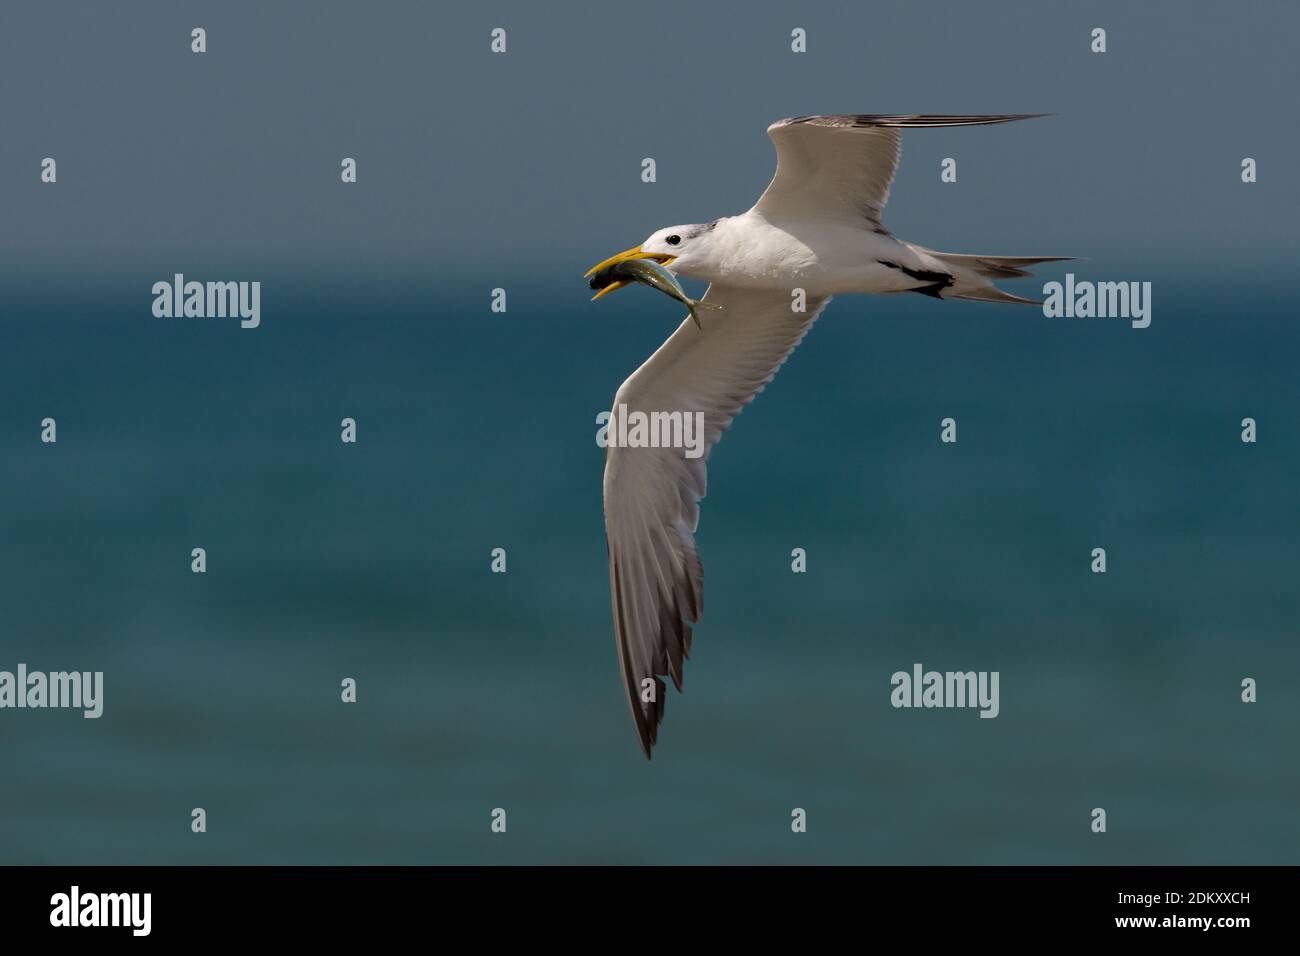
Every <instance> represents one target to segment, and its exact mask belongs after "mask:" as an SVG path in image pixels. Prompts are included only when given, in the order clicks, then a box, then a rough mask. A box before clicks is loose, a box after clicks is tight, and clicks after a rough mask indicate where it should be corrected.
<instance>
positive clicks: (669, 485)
mask: <svg viewBox="0 0 1300 956" xmlns="http://www.w3.org/2000/svg"><path fill="white" fill-rule="evenodd" d="M1042 115H1045V114H1041V113H1038V114H1013V115H1008V114H1001V115H982V116H939V115H891V116H885V115H880V116H866V115H862V116H856V115H855V116H798V117H793V118H791V119H784V120H781V121H779V122H777V123H774V124H772V125H771V126H769V127H768V130H767V132H768V135H769V136H770V137H771V139H772V142H773V143H774V144H775V145H776V157H777V165H776V174H775V175H774V176H773V178H772V182H771V184H770V185H769V186H768V187H767V190H766V191H765V192H764V193H763V195H762V196H760V197H759V200H758V202H757V203H756V204H755V205H754V207H753V208H752V209H750V210H749V211H748V212H745V213H742V214H740V215H738V216H728V217H724V218H721V219H715V220H713V221H712V222H706V223H698V224H695V225H681V226H669V227H667V228H664V229H660V230H658V231H656V232H654V233H652V234H651V235H650V237H649V238H647V239H646V240H645V241H644V242H642V243H641V244H640V245H638V246H635V247H633V248H631V249H628V250H626V251H624V252H620V253H619V254H618V255H615V256H611V257H610V258H608V259H606V260H605V261H603V262H601V263H599V264H597V265H596V266H594V267H593V268H592V269H591V271H590V272H588V273H587V275H588V277H590V276H592V275H594V274H596V273H598V272H601V271H602V270H605V269H608V268H610V267H612V266H615V265H618V264H619V263H622V262H628V261H631V260H636V259H652V260H654V261H655V262H658V263H660V264H661V265H663V266H664V267H665V268H667V269H669V270H670V271H671V272H673V273H675V274H678V275H683V276H687V277H689V278H694V279H703V280H706V281H708V282H709V287H708V291H707V292H706V293H705V295H704V299H703V301H704V302H705V303H707V304H710V305H712V306H714V308H713V309H711V310H710V311H709V312H708V313H707V314H706V315H705V316H702V318H704V321H703V322H702V324H701V325H700V326H697V325H696V324H695V323H693V322H692V321H691V319H690V318H689V317H688V318H686V319H684V320H683V321H682V324H681V325H680V326H678V328H677V330H676V331H675V332H673V334H672V335H670V336H669V337H668V340H667V341H666V342H664V344H663V345H661V346H660V347H659V348H658V349H657V350H656V351H655V353H654V354H653V355H651V356H650V358H649V359H647V360H646V362H645V363H644V364H643V365H642V366H641V367H640V368H638V369H637V370H636V371H635V372H633V373H632V375H631V377H630V378H628V380H627V381H625V382H624V383H623V384H622V386H620V388H619V389H618V393H617V394H616V396H615V398H614V406H613V411H612V412H611V413H610V418H609V422H608V424H609V433H610V434H616V433H618V430H619V422H618V418H619V417H620V416H630V415H633V414H636V415H639V416H640V417H641V419H642V420H643V421H644V420H645V418H646V417H647V416H654V415H656V414H659V415H662V416H664V420H665V421H666V420H668V416H671V415H674V414H675V415H677V416H678V420H680V417H681V416H683V415H697V416H698V415H700V414H702V415H703V422H704V442H703V447H704V451H703V454H702V455H697V456H695V457H690V456H687V455H684V454H683V452H682V449H681V448H674V447H666V446H669V445H670V444H671V443H669V442H658V441H656V442H653V443H642V444H641V445H640V446H638V447H628V446H627V445H616V444H608V445H607V448H606V458H605V480H604V499H605V534H606V540H607V543H608V546H609V580H610V594H611V600H612V604H613V614H614V632H615V636H616V638H617V645H618V660H619V668H620V671H621V673H622V677H623V683H624V687H625V690H626V693H627V699H628V704H629V706H630V707H631V710H632V718H633V720H634V722H635V724H636V729H637V734H638V736H639V737H640V740H641V747H642V749H643V750H644V751H645V755H646V757H647V758H649V757H650V754H651V751H652V748H653V747H654V745H655V741H656V740H657V738H658V732H659V725H660V723H661V722H662V721H663V716H664V697H665V696H666V692H667V687H666V685H665V683H664V680H663V678H665V677H669V678H671V679H672V681H673V684H674V685H675V686H676V687H677V689H678V691H680V690H681V689H682V662H683V660H684V659H685V658H686V657H688V656H689V654H690V650H691V635H692V630H691V628H692V626H693V625H695V624H697V623H698V622H699V620H700V617H701V614H702V613H703V610H704V600H703V594H704V575H703V567H702V565H701V563H700V557H699V553H698V552H697V550H696V547H695V531H696V527H697V525H698V522H699V502H700V499H702V498H703V497H704V494H705V488H706V481H707V472H706V468H707V462H708V456H709V452H710V451H711V449H712V448H713V446H714V445H716V444H717V442H718V439H719V438H720V437H721V435H722V432H723V431H724V430H726V428H727V427H728V426H729V425H730V424H731V422H732V420H733V419H734V418H735V417H736V415H737V414H739V413H740V411H741V409H742V408H744V407H745V406H746V405H748V404H749V403H750V402H751V401H752V400H753V398H754V396H755V395H757V394H758V393H759V392H760V391H762V390H763V388H764V386H766V385H767V383H768V382H770V381H771V380H772V377H773V376H774V375H775V374H776V372H777V370H778V369H779V368H780V367H781V365H782V364H783V363H784V362H785V360H786V359H787V358H788V357H789V356H790V353H791V352H793V351H794V349H795V347H796V346H797V345H798V344H799V342H800V341H802V339H803V337H804V336H805V335H806V334H807V332H808V329H809V328H810V327H811V326H812V324H813V322H815V321H816V320H817V317H818V316H819V315H821V313H822V311H823V310H824V309H825V308H826V305H827V303H829V302H830V300H831V297H832V296H834V295H838V294H841V293H851V292H877V293H900V292H917V293H920V294H922V295H927V296H932V297H934V298H936V299H967V300H974V301H978V302H1015V303H1025V304H1029V305H1041V302H1039V301H1037V300H1034V299H1025V298H1021V297H1020V296H1015V295H1011V294H1010V293H1007V292H1004V291H1002V290H1001V289H999V288H997V287H996V286H994V285H993V282H992V281H991V280H993V279H1013V278H1020V277H1023V276H1028V275H1030V273H1029V272H1028V271H1027V270H1026V267H1027V266H1032V265H1035V264H1038V263H1042V262H1060V261H1064V260H1065V259H1068V258H1071V257H1068V256H976V255H957V254H954V253H947V252H935V251H934V250H931V249H927V248H925V247H923V246H918V245H915V244H914V243H910V242H904V241H903V240H902V239H899V238H897V237H895V236H894V235H893V234H892V233H890V231H889V230H888V229H886V228H885V227H884V225H882V223H881V211H882V210H883V209H884V207H885V202H886V201H887V200H888V198H889V187H890V184H891V183H892V182H893V179H894V171H895V170H896V169H897V167H898V160H899V156H900V153H901V135H902V134H901V131H902V130H904V129H917V128H927V127H946V126H985V125H990V124H995V123H1008V122H1011V121H1013V120H1021V119H1032V118H1035V117H1037V116H1042ZM624 284H626V283H625V282H622V281H619V282H616V283H614V285H612V286H611V287H609V288H607V289H605V290H603V292H602V294H604V292H609V291H613V289H614V288H618V287H619V286H621V285H624Z"/></svg>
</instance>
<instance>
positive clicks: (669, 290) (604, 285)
mask: <svg viewBox="0 0 1300 956" xmlns="http://www.w3.org/2000/svg"><path fill="white" fill-rule="evenodd" d="M630 282H639V283H641V284H642V285H648V286H649V287H650V288H652V289H658V290H659V291H660V292H662V293H663V294H664V295H666V296H669V297H671V298H674V299H676V300H677V301H678V302H680V303H681V304H682V305H684V306H686V308H687V309H689V310H690V313H691V320H692V321H694V323H695V327H696V328H698V329H700V330H701V331H703V329H704V326H702V325H700V317H699V314H698V310H700V309H719V308H721V306H719V305H715V304H714V303H712V302H705V301H703V300H702V299H692V298H691V297H690V296H688V295H687V294H686V291H685V290H684V289H682V286H681V283H680V282H678V281H677V277H676V276H675V275H673V274H672V273H671V272H669V271H668V270H667V269H665V268H664V267H663V266H661V265H660V264H659V263H657V262H655V261H653V260H652V259H627V260H624V261H623V262H616V263H615V264H614V265H612V266H609V267H608V268H605V269H601V270H600V271H599V272H594V273H592V274H591V276H590V277H589V278H588V279H587V285H588V286H589V287H591V288H593V289H599V290H600V291H599V292H597V293H596V294H595V295H593V296H592V297H591V301H593V302H595V301H596V300H597V299H599V298H600V297H601V296H602V295H604V294H605V293H606V292H613V291H614V290H615V289H621V288H623V286H625V285H627V284H628V283H630Z"/></svg>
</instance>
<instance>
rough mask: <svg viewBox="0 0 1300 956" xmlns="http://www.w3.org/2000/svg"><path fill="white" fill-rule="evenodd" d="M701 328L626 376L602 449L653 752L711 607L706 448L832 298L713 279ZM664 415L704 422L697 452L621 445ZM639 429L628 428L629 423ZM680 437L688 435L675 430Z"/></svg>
mask: <svg viewBox="0 0 1300 956" xmlns="http://www.w3.org/2000/svg"><path fill="white" fill-rule="evenodd" d="M704 301H705V302H709V303H712V304H713V305H715V306H719V308H716V309H710V310H707V311H703V312H701V314H700V319H701V321H702V323H703V329H700V328H697V327H696V326H695V324H694V323H693V322H691V320H690V319H689V318H688V319H685V320H683V322H682V324H681V325H680V326H678V328H677V331H675V332H674V333H673V334H672V335H671V336H669V338H668V340H667V341H666V342H664V344H663V345H662V346H660V347H659V349H658V350H657V351H656V352H655V353H654V354H653V355H652V356H650V358H649V359H647V360H646V362H645V364H644V365H642V366H641V367H640V368H639V369H637V370H636V371H635V372H634V373H632V376H631V377H630V378H629V379H628V380H627V381H626V382H624V383H623V384H622V386H621V387H620V388H619V390H618V394H617V395H615V397H614V408H613V411H612V414H611V418H610V420H609V428H608V432H607V434H608V436H609V437H610V445H609V447H608V450H607V452H606V458H605V534H606V538H607V541H608V544H609V584H610V594H611V598H612V602H613V610H614V632H615V635H616V637H617V639H618V659H619V668H620V670H621V671H622V675H623V681H624V685H625V687H626V690H627V696H628V703H629V705H630V706H631V708H632V718H633V720H634V721H635V722H636V727H637V732H638V734H639V735H640V737H641V745H642V747H643V748H644V749H645V753H646V756H647V757H649V756H650V750H651V748H652V747H653V746H654V743H655V739H656V737H657V735H658V729H659V723H660V722H661V721H662V720H663V715H664V696H665V691H666V687H665V685H664V682H663V680H662V678H664V677H671V678H672V680H673V683H674V684H675V685H676V687H677V689H678V690H679V691H680V690H681V687H682V662H683V660H684V659H685V658H686V657H687V656H688V655H689V654H690V649H691V625H692V624H694V623H696V622H697V621H699V619H700V615H701V613H702V612H703V610H704V601H703V594H704V580H703V568H702V567H701V565H700V559H699V555H698V554H697V552H696V550H695V528H696V524H697V523H698V520H699V501H700V499H701V498H703V497H704V493H705V488H706V483H707V473H706V462H707V461H708V455H709V452H710V450H711V449H712V448H713V446H714V445H715V444H717V441H718V439H719V438H720V437H721V435H722V432H723V431H724V430H725V429H726V428H727V426H729V425H730V424H731V421H732V419H733V418H735V417H736V415H737V414H739V412H740V410H741V409H742V408H744V407H745V406H746V405H747V404H749V402H750V401H751V400H753V398H754V396H755V395H756V394H758V392H760V391H761V390H762V389H763V387H764V386H765V385H766V384H767V383H768V382H770V381H771V380H772V377H773V376H774V375H775V374H776V371H777V369H779V368H780V367H781V364H782V363H783V362H784V361H785V360H786V358H787V356H789V354H790V353H791V352H792V351H794V348H795V346H797V345H798V344H799V342H800V340H801V339H802V338H803V337H804V335H805V334H806V333H807V331H808V328H809V327H810V326H811V325H812V323H813V321H814V320H815V319H816V318H817V316H818V315H819V314H820V313H821V311H822V309H824V308H825V307H826V303H827V302H829V301H830V298H829V297H825V298H820V299H809V300H808V302H807V310H806V311H805V312H793V311H792V310H791V298H790V296H789V295H788V294H786V293H784V292H780V291H774V290H750V289H740V288H735V287H730V286H721V285H717V284H714V285H712V286H710V287H709V291H708V292H707V293H706V294H705V296H704ZM655 412H659V413H667V415H666V416H663V417H661V418H660V421H661V422H665V421H666V422H672V421H673V420H674V419H673V413H679V417H678V418H677V419H676V421H678V422H682V423H683V426H684V424H685V422H686V416H691V421H692V422H696V421H699V420H700V419H698V418H697V417H696V413H699V415H700V416H702V436H700V437H701V441H700V443H699V445H698V451H699V452H700V454H699V455H698V457H687V452H688V451H692V452H693V450H692V449H689V448H682V447H615V444H614V442H615V441H617V439H618V436H619V435H620V434H621V433H622V429H623V427H624V424H626V426H627V427H628V428H633V427H634V426H635V423H636V420H637V415H638V414H640V415H644V416H646V417H647V418H651V416H652V413H655ZM629 434H632V432H629ZM680 435H681V437H682V438H686V437H688V436H687V433H686V431H685V430H684V427H683V428H682V429H681V431H680Z"/></svg>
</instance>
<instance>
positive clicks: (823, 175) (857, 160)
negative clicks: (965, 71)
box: [754, 113, 1044, 225]
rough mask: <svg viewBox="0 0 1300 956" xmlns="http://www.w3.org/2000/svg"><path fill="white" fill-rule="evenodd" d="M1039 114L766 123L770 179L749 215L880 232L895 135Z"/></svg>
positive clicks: (835, 118)
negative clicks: (839, 222)
mask: <svg viewBox="0 0 1300 956" xmlns="http://www.w3.org/2000/svg"><path fill="white" fill-rule="evenodd" d="M1042 115H1044V114H1042V113H1032V114H1031V113H1025V114H989V115H984V116H924V115H908V116H795V117H792V118H791V119H783V120H781V121H779V122H776V123H773V124H772V125H771V126H769V127H768V128H767V134H768V135H769V136H770V137H772V142H773V143H775V144H776V175H775V176H773V177H772V182H771V183H770V184H769V185H768V187H767V190H766V191H765V192H764V193H763V195H762V196H760V197H759V200H758V202H757V203H756V204H755V206H754V208H755V209H756V210H758V211H760V212H762V213H764V214H766V215H769V216H773V215H774V216H776V217H778V218H779V217H780V216H781V215H783V214H786V215H791V216H797V217H799V218H803V219H808V218H814V217H821V218H826V219H858V220H861V219H863V218H865V219H867V220H868V221H870V222H872V223H874V224H876V225H879V224H880V214H881V210H883V209H884V208H885V203H886V202H887V201H888V200H889V186H890V184H891V183H892V182H893V181H894V170H896V169H897V168H898V157H899V155H900V152H901V145H900V139H901V133H900V130H904V129H913V128H925V127H934V126H986V125H989V124H992V123H1009V122H1011V121H1012V120H1020V119H1032V118H1034V117H1035V116H1042Z"/></svg>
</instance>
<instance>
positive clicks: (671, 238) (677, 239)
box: [664, 236, 682, 246]
mask: <svg viewBox="0 0 1300 956" xmlns="http://www.w3.org/2000/svg"><path fill="white" fill-rule="evenodd" d="M681 241H682V237H681V236H669V237H668V238H667V239H665V240H664V242H666V243H668V245H670V246H675V245H677V244H678V243H679V242H681Z"/></svg>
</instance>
